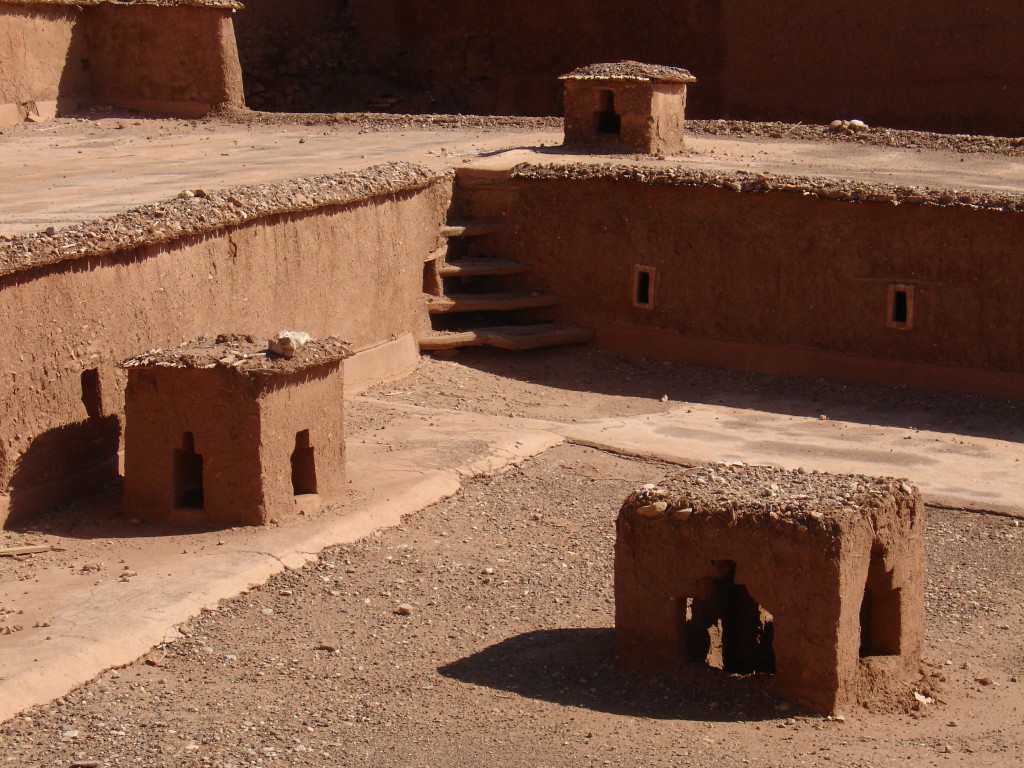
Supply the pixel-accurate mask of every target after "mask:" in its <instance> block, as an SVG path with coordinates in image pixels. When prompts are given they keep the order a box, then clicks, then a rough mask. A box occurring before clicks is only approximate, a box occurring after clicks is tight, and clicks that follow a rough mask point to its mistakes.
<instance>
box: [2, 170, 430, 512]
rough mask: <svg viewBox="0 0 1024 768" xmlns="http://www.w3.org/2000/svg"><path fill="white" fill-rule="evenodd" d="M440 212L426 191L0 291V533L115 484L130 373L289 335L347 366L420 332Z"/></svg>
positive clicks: (278, 221) (130, 256)
mask: <svg viewBox="0 0 1024 768" xmlns="http://www.w3.org/2000/svg"><path fill="white" fill-rule="evenodd" d="M449 197H450V191H449V188H448V185H447V184H443V183H432V184H424V185H422V186H421V188H420V189H419V190H418V191H417V190H413V191H409V192H404V193H399V194H397V195H394V196H387V197H377V198H371V199H369V200H366V201H364V202H359V203H354V204H351V205H347V206H343V207H338V206H336V207H329V208H323V209H319V210H314V211H311V212H309V213H301V214H288V215H277V216H269V217H265V218H261V219H258V220H255V221H252V222H250V223H247V224H242V225H239V226H235V227H228V228H225V229H223V230H220V231H217V232H213V233H210V234H208V235H205V236H195V237H190V238H188V239H182V240H178V241H174V242H172V243H169V244H165V245H150V246H144V247H140V248H136V249H133V250H128V251H124V252H122V253H120V254H114V255H111V256H105V257H96V258H83V259H78V260H75V261H67V262H62V263H58V264H53V265H49V266H41V267H38V268H35V269H30V270H26V271H20V272H16V273H13V274H10V275H7V276H5V277H2V278H0V322H2V323H3V325H4V326H5V327H7V328H10V329H15V328H16V329H18V330H17V332H16V333H8V334H5V335H4V336H3V338H2V339H0V360H2V361H3V364H2V368H0V370H2V375H3V378H4V382H5V386H4V387H3V388H2V389H0V424H2V425H3V433H2V435H0V487H2V488H13V492H12V495H11V496H9V497H4V496H0V520H3V519H4V518H5V516H6V509H5V507H8V506H9V507H10V514H11V515H12V517H18V516H19V515H20V514H22V513H31V512H33V511H35V510H37V509H38V508H40V506H45V505H46V504H52V503H56V502H57V501H58V500H61V499H66V498H69V497H71V496H74V495H76V494H78V493H81V492H84V491H86V490H89V489H95V487H96V485H97V483H98V482H101V481H108V482H109V480H110V479H111V473H113V477H114V478H116V472H117V450H118V443H119V435H120V431H121V430H120V415H121V413H122V411H123V402H124V399H123V390H124V386H125V376H124V372H123V371H121V370H119V369H118V367H117V366H118V364H119V363H120V362H121V361H122V360H124V359H126V358H127V357H130V356H132V355H135V354H138V353H140V352H144V351H146V350H149V349H154V348H162V347H171V346H176V345H178V344H181V343H182V342H183V341H185V340H188V339H193V338H196V337H198V336H200V335H202V334H207V333H221V332H241V333H252V334H257V335H265V336H268V337H269V336H270V335H271V334H274V333H276V332H277V331H279V330H281V329H282V328H291V329H295V328H297V329H301V330H304V331H307V332H309V333H311V334H312V335H313V336H315V337H325V336H336V337H339V338H342V339H345V340H347V341H349V342H351V343H352V344H353V346H354V347H355V348H356V350H357V351H359V350H369V349H372V348H375V347H378V345H382V344H386V343H388V342H391V341H392V340H394V339H401V338H405V336H406V335H408V334H410V333H411V332H413V331H414V330H416V329H417V328H418V324H421V323H425V322H426V314H425V312H423V309H422V288H423V261H424V259H425V258H426V255H427V254H429V253H430V252H431V251H432V250H433V249H434V248H436V247H437V244H438V239H439V235H438V233H439V231H440V227H441V224H442V222H443V220H444V216H445V211H446V208H447V205H448V200H449ZM413 347H414V345H413ZM368 354H371V353H368ZM384 369H385V370H384V371H382V372H381V374H382V375H383V374H384V373H386V372H387V371H386V366H384ZM89 371H96V373H95V374H90V373H87V372H89ZM83 374H84V376H83ZM392 374H393V372H392ZM94 380H95V382H96V384H95V386H94V383H93V382H94ZM83 390H87V391H85V392H83ZM92 390H98V391H95V392H93V391H92ZM90 392H91V394H90ZM83 395H85V396H84V397H83ZM76 473H81V476H80V480H81V482H80V484H79V487H76V485H75V482H74V480H75V475H76ZM19 497H20V499H21V501H19Z"/></svg>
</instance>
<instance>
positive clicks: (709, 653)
mask: <svg viewBox="0 0 1024 768" xmlns="http://www.w3.org/2000/svg"><path fill="white" fill-rule="evenodd" d="M715 565H716V567H717V568H718V569H719V571H720V572H721V573H722V576H721V577H720V578H716V579H710V580H708V581H707V582H706V585H707V586H706V589H705V590H703V592H704V594H703V595H702V596H701V597H694V598H687V600H686V615H685V619H684V620H685V631H684V637H685V644H686V656H687V660H688V661H691V662H698V663H700V662H703V663H707V664H709V665H710V666H713V667H717V668H719V669H721V670H723V671H725V672H731V673H734V674H742V675H746V674H751V673H753V672H761V673H765V674H774V673H775V650H774V648H773V647H772V640H773V638H774V635H775V620H774V618H773V617H772V615H771V614H770V613H768V611H766V610H765V609H764V608H762V607H761V606H760V605H758V604H757V601H756V600H754V598H753V597H751V596H750V593H749V592H748V591H747V588H746V587H745V586H743V585H742V584H737V583H736V563H734V562H732V561H730V560H723V561H718V562H716V563H715Z"/></svg>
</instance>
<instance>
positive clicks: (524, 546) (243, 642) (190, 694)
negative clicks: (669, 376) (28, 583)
mask: <svg viewBox="0 0 1024 768" xmlns="http://www.w3.org/2000/svg"><path fill="white" fill-rule="evenodd" d="M671 471H672V468H671V467H667V466H665V465H659V464H657V463H653V462H640V461H635V460H629V459H624V458H621V457H616V456H611V455H608V454H605V453H602V452H599V451H594V450H591V449H586V448H581V447H574V446H562V447H558V448H555V449H552V450H551V451H549V452H547V453H545V454H542V455H541V456H539V457H537V458H535V459H533V460H530V461H529V462H527V463H526V464H524V465H522V466H521V467H520V468H518V469H513V470H511V471H509V472H507V473H505V474H502V475H499V476H497V477H491V478H482V479H480V480H478V481H474V482H470V483H468V484H467V485H466V487H465V489H464V490H463V491H462V492H460V493H459V494H457V495H456V496H454V497H452V498H451V499H449V500H447V501H444V502H441V503H439V504H436V505H434V506H432V507H430V508H428V509H427V510H424V511H423V512H421V513H418V514H416V515H413V516H411V517H409V518H407V519H406V520H405V521H404V523H403V525H402V526H401V527H399V528H395V529H392V530H388V531H384V532H381V533H379V534H377V535H373V536H370V537H369V538H367V539H364V540H362V541H360V542H357V543H356V544H353V545H350V546H346V547H340V548H334V549H330V550H327V551H325V552H324V553H323V554H322V556H321V558H320V559H319V561H317V562H315V563H313V564H311V565H309V566H307V567H305V568H303V569H301V570H299V571H293V572H286V573H284V574H282V575H280V576H278V577H275V578H274V579H272V580H271V581H270V582H269V583H267V584H266V585H264V586H263V587H261V588H258V589H254V590H252V591H250V592H249V593H248V594H244V595H242V596H240V597H239V598H237V599H235V600H231V601H228V602H225V603H223V604H222V605H221V606H220V608H219V609H218V610H216V611H212V612H209V613H206V614H204V615H203V616H202V617H201V618H199V619H198V620H196V621H194V622H192V623H191V624H190V625H189V626H187V627H183V628H182V633H181V637H180V639H179V640H177V641H176V642H173V643H170V644H167V645H165V646H163V647H160V648H157V649H155V650H154V651H153V652H152V653H150V654H149V655H148V656H147V657H145V658H144V659H140V660H139V661H138V662H136V663H134V664H132V665H129V666H128V667H126V668H124V669H121V670H116V671H113V672H108V673H105V674H103V675H101V676H100V678H98V679H97V680H95V681H93V682H92V683H89V684H88V685H85V686H83V687H82V688H80V689H79V690H77V691H76V692H74V693H72V694H71V695H69V696H67V697H65V698H64V699H63V700H60V701H58V702H55V703H54V704H52V705H50V706H44V707H38V708H36V709H34V710H32V711H30V712H28V713H26V714H25V716H23V717H19V718H16V719H15V720H12V721H9V722H8V723H6V724H4V725H3V726H0V747H2V751H0V753H2V754H3V755H4V756H5V757H6V762H7V763H8V764H12V765H17V766H26V768H27V767H29V766H61V765H64V766H67V765H72V764H74V763H75V762H76V761H77V762H78V764H79V765H86V764H95V765H98V766H107V765H110V766H127V765H132V766H144V765H152V766H176V767H179V766H219V767H220V768H228V767H229V766H231V767H233V768H241V767H242V766H267V767H269V766H279V765H304V766H345V765H353V766H355V765H359V766H367V765H369V766H421V765H422V766H437V765H452V766H463V765H465V766H470V765H490V766H493V765H500V766H563V765H564V766H569V765H573V766H575V765H598V766H602V765H623V766H660V765H665V766H669V765H691V766H745V765H755V766H787V767H788V766H802V765H807V766H831V765H845V766H850V767H851V768H858V767H863V768H866V767H867V766H873V767H876V768H877V767H879V766H893V765H943V766H947V765H948V766H953V765H964V766H1013V765H1019V764H1020V762H1021V760H1022V759H1024V727H1022V724H1021V718H1020V715H1019V711H1020V709H1021V708H1022V707H1024V688H1022V684H1020V683H1018V682H1016V680H1017V679H1018V678H1019V676H1020V675H1022V674H1024V654H1022V653H1021V649H1020V645H1019V643H1018V641H1017V638H1018V637H1019V636H1020V633H1021V630H1022V629H1024V609H1022V607H1021V603H1020V586H1019V585H1020V583H1021V577H1022V576H1024V572H1022V567H1024V566H1022V560H1021V552H1022V539H1024V532H1022V531H1021V529H1020V528H1019V527H1018V526H1016V525H1015V524H1014V522H1013V521H1011V520H1006V519H1001V518H990V517H985V516H978V515H965V514H960V513H953V512H941V511H934V510H932V511H931V512H930V523H929V531H928V559H929V563H928V567H929V573H930V579H929V584H928V590H927V602H928V622H929V630H928V639H927V649H926V660H927V664H926V666H925V669H926V672H927V674H928V677H927V678H926V679H925V680H924V681H922V684H921V687H920V690H921V691H924V692H926V693H928V694H930V695H931V696H933V697H934V698H935V699H937V700H938V701H937V702H936V703H934V704H930V705H920V704H918V705H916V706H917V707H918V709H914V706H915V705H914V699H913V698H912V697H911V696H910V692H908V695H907V696H906V697H905V698H903V699H901V700H898V701H892V702H891V704H892V708H893V710H894V711H892V712H888V713H869V712H850V713H845V715H846V718H845V722H838V721H835V720H828V719H823V718H817V717H803V716H800V715H799V714H797V713H795V712H794V711H792V710H789V709H788V707H786V705H785V704H783V703H780V702H778V701H776V700H774V699H772V698H771V697H770V696H768V695H767V694H766V693H765V692H764V690H763V687H762V683H763V681H762V680H758V679H754V678H747V679H732V678H729V677H727V676H723V675H722V674H721V673H718V672H716V671H714V670H708V671H707V672H704V673H700V674H697V675H696V676H695V677H694V678H693V679H690V680H688V681H685V682H683V681H674V680H669V679H651V678H645V677H642V676H640V677H635V676H630V675H626V674H623V673H621V672H619V671H617V670H616V668H615V667H614V665H613V663H612V647H613V633H612V625H613V619H612V616H613V613H612V611H613V602H612V592H611V557H610V555H611V546H612V541H613V537H614V528H613V521H614V517H615V513H616V511H617V507H618V504H619V502H620V501H621V500H622V498H624V496H625V494H626V492H628V490H629V489H630V488H632V487H633V486H635V485H636V484H638V483H642V482H646V481H652V480H655V481H656V480H658V479H660V478H661V477H663V476H664V475H665V474H666V473H668V472H671Z"/></svg>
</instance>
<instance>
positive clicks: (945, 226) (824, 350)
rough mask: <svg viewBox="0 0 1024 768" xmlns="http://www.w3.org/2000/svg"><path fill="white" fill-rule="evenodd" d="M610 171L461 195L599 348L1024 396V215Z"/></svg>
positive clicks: (547, 175)
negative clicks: (648, 275)
mask: <svg viewBox="0 0 1024 768" xmlns="http://www.w3.org/2000/svg"><path fill="white" fill-rule="evenodd" d="M621 171H622V173H621V178H616V173H617V172H616V169H615V168H610V169H609V168H600V167H584V166H569V167H563V168H558V167H555V168H541V167H537V168H531V167H523V168H520V169H519V170H518V172H517V173H514V174H513V184H514V189H515V190H517V191H511V192H506V193H498V192H490V191H486V190H481V191H479V192H473V193H466V195H465V197H464V198H463V202H462V205H463V206H464V207H465V208H466V209H467V216H468V218H470V219H473V220H484V221H486V220H506V221H508V222H509V226H508V227H507V228H506V229H504V230H502V231H501V232H499V233H497V234H494V235H492V236H490V237H489V238H488V240H487V242H486V243H485V244H482V245H481V248H482V249H483V250H484V251H485V252H487V253H493V254H494V255H496V256H504V257H506V258H517V259H519V260H522V261H525V262H526V263H528V264H529V265H530V266H531V268H532V269H531V273H530V275H529V277H528V279H527V278H522V280H523V281H524V286H526V283H527V282H528V284H529V286H532V287H533V288H534V289H537V288H538V287H541V288H546V289H548V290H553V291H555V292H556V293H558V294H559V295H560V296H561V297H562V304H561V305H560V306H559V308H558V310H557V311H558V319H560V320H564V321H571V322H572V323H575V324H579V325H584V326H587V327H591V328H594V329H595V330H596V331H597V339H598V343H599V344H601V345H603V346H606V347H611V348H616V349H622V350H624V351H627V352H630V353H634V354H641V355H645V356H649V357H652V358H656V359H676V360H687V361H691V362H697V363H704V364H710V365H721V366H726V367H732V368H741V369H748V370H759V371H767V372H773V373H791V374H797V375H813V376H835V377H838V378H849V379H858V380H868V381H882V382H885V383H891V384H907V385H912V386H921V387H930V388H939V389H951V390H962V391H976V392H986V393H989V394H994V395H1001V396H1011V397H1024V326H1022V325H1021V323H1020V317H1019V315H1020V310H1019V308H1020V306H1021V305H1022V303H1024V259H1022V258H1021V254H1020V249H1019V246H1018V244H1019V243H1020V242H1021V239H1022V238H1024V216H1022V215H1021V214H1020V213H1013V212H1009V211H1005V210H994V209H993V210H979V209H975V208H971V207H969V206H967V205H948V206H940V205H929V204H909V203H901V204H899V205H893V202H898V198H897V196H895V195H894V194H893V193H891V192H884V191H874V192H872V191H866V192H863V194H864V195H865V196H866V197H870V196H871V195H875V196H876V197H877V198H878V199H885V200H887V202H884V203H869V202H852V201H850V200H832V199H828V197H826V196H825V195H826V194H828V195H838V194H840V193H841V192H842V190H841V189H829V190H820V192H821V194H820V195H818V194H811V193H810V192H808V191H802V192H799V193H797V191H798V190H801V189H802V190H812V189H813V186H809V185H807V184H806V183H803V184H795V186H796V187H797V189H795V190H794V191H792V192H783V191H775V192H768V193H758V192H752V191H744V192H737V191H734V189H732V188H730V185H735V187H736V189H739V188H740V181H739V180H738V179H732V180H728V179H724V180H721V181H722V185H721V186H711V185H709V184H710V182H709V181H708V180H705V181H704V182H700V180H698V179H691V180H687V179H684V178H677V177H675V176H673V173H675V170H674V169H670V170H669V171H667V172H666V173H665V174H663V175H659V172H658V171H657V170H656V169H646V170H645V169H630V168H625V169H621ZM648 172H649V173H648ZM588 174H593V177H591V178H587V176H588ZM684 174H685V172H684ZM566 177H568V178H566ZM744 178H745V179H746V180H747V181H745V182H744V183H748V182H749V180H750V179H754V183H755V184H760V183H765V184H768V183H769V181H770V180H766V181H764V182H762V181H760V180H758V179H756V178H755V177H753V176H747V177H744ZM766 179H767V177H766ZM805 182H806V180H805ZM702 183H703V184H707V185H701V184H702ZM782 185H783V184H782V182H778V184H777V186H782ZM911 197H912V196H911ZM1010 205H1016V204H1014V203H1011V204H1010ZM637 265H640V266H644V267H650V268H653V269H654V279H653V285H652V297H653V307H652V308H650V309H645V308H639V307H636V306H634V299H635V298H636V296H635V287H634V282H633V270H634V268H635V267H636V266H637ZM581 269H582V270H584V271H585V272H586V275H587V279H586V280H580V279H579V275H580V270H581ZM892 284H910V285H913V286H914V308H913V328H912V329H911V330H900V329H896V328H890V327H888V326H887V320H888V319H889V312H890V310H889V307H888V296H889V286H890V285H892ZM982 337H983V338H984V343H979V338H982Z"/></svg>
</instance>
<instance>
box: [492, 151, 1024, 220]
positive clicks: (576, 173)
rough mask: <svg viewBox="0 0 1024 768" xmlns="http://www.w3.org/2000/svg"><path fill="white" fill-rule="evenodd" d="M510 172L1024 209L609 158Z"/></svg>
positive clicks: (952, 196) (1008, 196) (969, 195)
mask: <svg viewBox="0 0 1024 768" xmlns="http://www.w3.org/2000/svg"><path fill="white" fill-rule="evenodd" d="M512 178H516V179H532V180H538V181H555V180H560V179H564V180H572V181H585V180H598V179H604V180H610V181H621V182H632V183H637V184H649V185H651V186H668V187H707V188H711V189H716V188H717V189H725V190H729V191H732V192H747V193H750V192H755V193H765V192H791V193H797V194H801V195H806V196H811V197H819V198H825V199H828V200H837V201H840V202H848V203H888V204H890V205H935V206H942V207H962V208H976V209H984V210H996V211H1005V212H1007V213H1024V195H1022V194H1017V193H1013V192H999V191H992V192H987V191H984V190H976V189H966V190H965V189H932V188H930V187H929V188H922V187H911V186H902V185H896V184H884V183H881V182H877V183H876V182H866V181H854V180H851V179H838V178H833V177H823V176H789V175H784V174H775V173H760V172H759V173H752V172H748V171H717V170H707V169H702V168H694V167H691V166H654V165H626V164H615V165H613V164H611V163H600V164H595V163H561V164H559V163H548V164H531V163H521V164H520V165H517V166H516V167H515V168H513V169H512Z"/></svg>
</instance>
